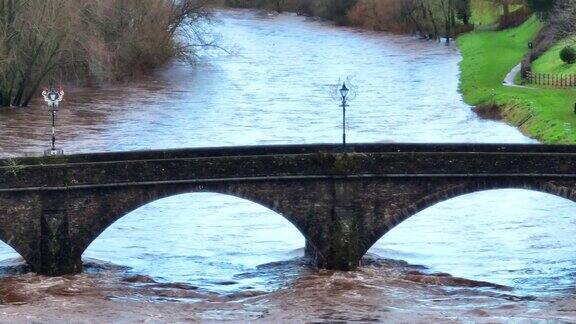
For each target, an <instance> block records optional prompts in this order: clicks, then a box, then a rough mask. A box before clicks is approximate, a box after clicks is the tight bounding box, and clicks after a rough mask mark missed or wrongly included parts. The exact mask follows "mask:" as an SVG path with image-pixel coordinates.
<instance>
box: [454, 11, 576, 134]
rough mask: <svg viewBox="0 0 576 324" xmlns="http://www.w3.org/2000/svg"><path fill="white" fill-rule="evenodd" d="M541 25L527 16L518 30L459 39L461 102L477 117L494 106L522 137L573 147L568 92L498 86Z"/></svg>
mask: <svg viewBox="0 0 576 324" xmlns="http://www.w3.org/2000/svg"><path fill="white" fill-rule="evenodd" d="M541 27H542V26H541V23H540V22H539V21H538V20H537V19H536V18H531V19H530V20H528V21H527V22H525V23H524V24H523V25H521V26H520V27H517V28H513V29H508V30H504V31H486V32H472V33H469V34H466V35H463V36H461V37H459V38H458V40H457V43H458V47H459V48H460V51H461V53H462V61H461V63H460V69H461V83H460V90H461V92H462V94H463V97H464V100H465V101H466V103H468V104H470V105H474V106H476V107H477V111H478V112H479V113H480V114H481V115H482V113H483V112H485V111H486V110H488V111H493V110H494V108H495V107H497V108H498V109H496V110H497V115H498V116H497V117H499V118H501V119H503V120H504V121H506V122H507V123H509V124H511V125H513V126H516V127H518V128H519V129H520V130H521V131H522V132H523V133H524V134H526V135H527V136H530V137H532V138H534V139H537V140H539V141H542V142H544V143H562V144H568V143H576V132H575V131H574V130H576V115H575V114H574V103H575V102H576V101H575V100H576V96H575V93H574V91H573V90H563V89H543V88H536V89H534V88H522V87H509V86H506V85H504V84H503V83H502V80H504V79H505V78H506V75H507V74H508V73H509V72H510V71H511V70H512V69H513V68H514V67H515V66H516V65H517V64H518V63H519V62H520V61H521V60H522V57H523V56H524V55H525V54H526V53H527V52H528V50H529V49H528V46H527V44H528V42H530V41H531V40H533V39H534V37H535V36H536V34H537V33H538V31H539V30H540V28H541ZM490 115H494V114H493V113H491V114H490Z"/></svg>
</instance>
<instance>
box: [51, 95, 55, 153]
mask: <svg viewBox="0 0 576 324" xmlns="http://www.w3.org/2000/svg"><path fill="white" fill-rule="evenodd" d="M55 120H56V107H54V104H52V151H55V150H56V121H55Z"/></svg>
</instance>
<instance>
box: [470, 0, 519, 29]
mask: <svg viewBox="0 0 576 324" xmlns="http://www.w3.org/2000/svg"><path fill="white" fill-rule="evenodd" d="M470 7H471V9H472V18H471V19H470V21H471V22H472V23H473V24H474V25H481V26H490V25H494V24H495V23H496V22H497V21H498V18H499V17H500V16H501V15H503V14H504V9H503V8H502V7H501V6H498V7H494V3H493V2H491V1H487V0H472V2H471V3H470ZM521 7H522V6H521V5H512V6H511V8H510V10H511V11H515V10H517V9H520V8H521Z"/></svg>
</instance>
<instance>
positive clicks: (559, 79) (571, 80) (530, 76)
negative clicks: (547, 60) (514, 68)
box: [522, 71, 576, 88]
mask: <svg viewBox="0 0 576 324" xmlns="http://www.w3.org/2000/svg"><path fill="white" fill-rule="evenodd" d="M522 80H523V81H524V83H525V84H534V85H540V86H550V87H556V88H570V87H576V74H567V75H564V74H549V73H534V72H530V71H525V72H524V73H523V76H522Z"/></svg>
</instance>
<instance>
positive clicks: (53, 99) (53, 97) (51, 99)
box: [42, 86, 64, 156]
mask: <svg viewBox="0 0 576 324" xmlns="http://www.w3.org/2000/svg"><path fill="white" fill-rule="evenodd" d="M42 97H44V101H45V102H46V104H47V105H48V109H49V111H50V112H51V113H52V146H51V148H49V149H47V150H45V151H44V155H50V156H51V155H62V154H64V151H63V150H62V149H58V148H56V112H58V105H59V104H60V101H62V99H64V89H62V88H61V87H59V88H58V89H55V88H54V87H53V86H50V89H44V91H42Z"/></svg>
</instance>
